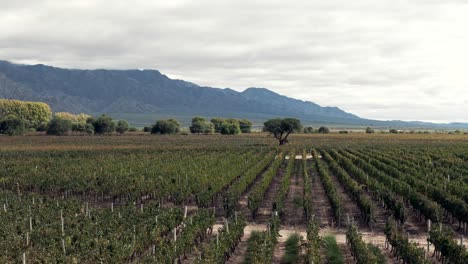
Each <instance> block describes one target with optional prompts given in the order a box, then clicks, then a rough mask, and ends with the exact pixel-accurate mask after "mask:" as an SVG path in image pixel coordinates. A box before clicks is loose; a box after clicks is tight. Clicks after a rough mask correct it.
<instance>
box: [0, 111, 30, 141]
mask: <svg viewBox="0 0 468 264" xmlns="http://www.w3.org/2000/svg"><path fill="white" fill-rule="evenodd" d="M25 132H26V126H25V123H24V121H23V120H22V119H20V118H18V117H15V116H10V117H7V118H5V119H3V120H0V134H5V135H9V136H19V135H23V134H24V133H25Z"/></svg>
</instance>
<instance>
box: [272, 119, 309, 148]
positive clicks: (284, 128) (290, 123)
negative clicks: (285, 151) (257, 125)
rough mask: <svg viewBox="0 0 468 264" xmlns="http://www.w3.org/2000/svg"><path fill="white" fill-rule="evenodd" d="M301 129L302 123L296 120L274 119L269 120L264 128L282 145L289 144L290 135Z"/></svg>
mask: <svg viewBox="0 0 468 264" xmlns="http://www.w3.org/2000/svg"><path fill="white" fill-rule="evenodd" d="M301 129H302V125H301V121H300V120H299V119H296V118H284V119H281V118H274V119H270V120H267V121H266V122H265V123H264V126H263V130H264V131H267V132H270V133H272V134H273V136H274V137H275V138H276V139H278V141H279V144H280V145H284V144H286V143H287V142H288V136H289V134H291V133H293V132H298V131H301Z"/></svg>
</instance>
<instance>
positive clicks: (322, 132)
mask: <svg viewBox="0 0 468 264" xmlns="http://www.w3.org/2000/svg"><path fill="white" fill-rule="evenodd" d="M318 132H319V133H320V134H328V133H330V129H329V128H328V127H325V126H321V127H320V128H319V129H318Z"/></svg>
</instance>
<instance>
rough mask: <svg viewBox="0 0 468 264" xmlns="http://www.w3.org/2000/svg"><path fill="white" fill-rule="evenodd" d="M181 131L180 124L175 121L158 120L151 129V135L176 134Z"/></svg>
mask: <svg viewBox="0 0 468 264" xmlns="http://www.w3.org/2000/svg"><path fill="white" fill-rule="evenodd" d="M179 130H180V124H179V122H178V121H177V120H175V119H167V120H158V121H156V124H154V125H153V127H152V128H151V134H176V133H179Z"/></svg>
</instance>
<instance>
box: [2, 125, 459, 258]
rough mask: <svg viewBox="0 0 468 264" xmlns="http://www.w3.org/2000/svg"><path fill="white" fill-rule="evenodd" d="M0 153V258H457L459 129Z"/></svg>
mask: <svg viewBox="0 0 468 264" xmlns="http://www.w3.org/2000/svg"><path fill="white" fill-rule="evenodd" d="M0 164H1V166H0V186H1V191H0V223H2V224H0V263H22V262H23V261H25V262H26V263H56V262H59V263H101V262H102V263H174V260H176V259H177V261H178V262H180V263H244V262H245V261H246V260H247V263H284V262H285V261H286V262H287V261H290V262H288V263H311V261H313V262H314V263H326V262H327V261H332V260H331V258H333V259H338V260H342V261H344V263H356V262H357V261H358V260H359V261H362V260H363V259H364V261H367V262H360V263H397V257H396V255H398V257H399V258H402V259H404V260H405V261H407V262H408V263H441V262H442V261H445V263H468V253H467V250H466V247H461V246H459V244H460V239H461V238H462V237H463V238H464V241H465V244H466V241H467V240H466V238H467V234H468V233H467V228H468V225H467V223H468V135H447V134H446V135H442V134H427V135H426V134H396V135H394V134H355V133H353V134H325V135H323V134H312V135H305V134H297V135H291V137H290V144H289V145H286V146H283V147H278V146H277V141H276V140H275V139H274V138H273V137H271V136H269V135H267V134H264V133H252V134H245V135H239V136H222V135H177V136H151V135H148V134H143V133H135V134H128V135H122V136H117V135H116V136H68V137H52V136H43V135H29V136H23V137H6V136H1V137H0ZM428 220H430V223H431V226H432V229H431V231H430V232H429V233H428ZM295 234H298V235H299V236H302V237H301V238H300V239H298V238H297V236H296V235H295ZM324 237H326V239H323V238H324ZM330 237H331V238H330ZM427 239H429V240H430V241H431V243H430V245H429V247H428V244H427ZM347 242H348V243H347ZM411 242H414V244H412V243H411ZM335 243H336V244H335ZM367 243H371V244H373V245H374V246H370V245H367ZM331 244H333V245H331ZM428 249H429V252H427V250H428ZM445 249H450V250H448V251H447V250H445ZM434 251H436V254H435V255H433V253H434Z"/></svg>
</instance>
